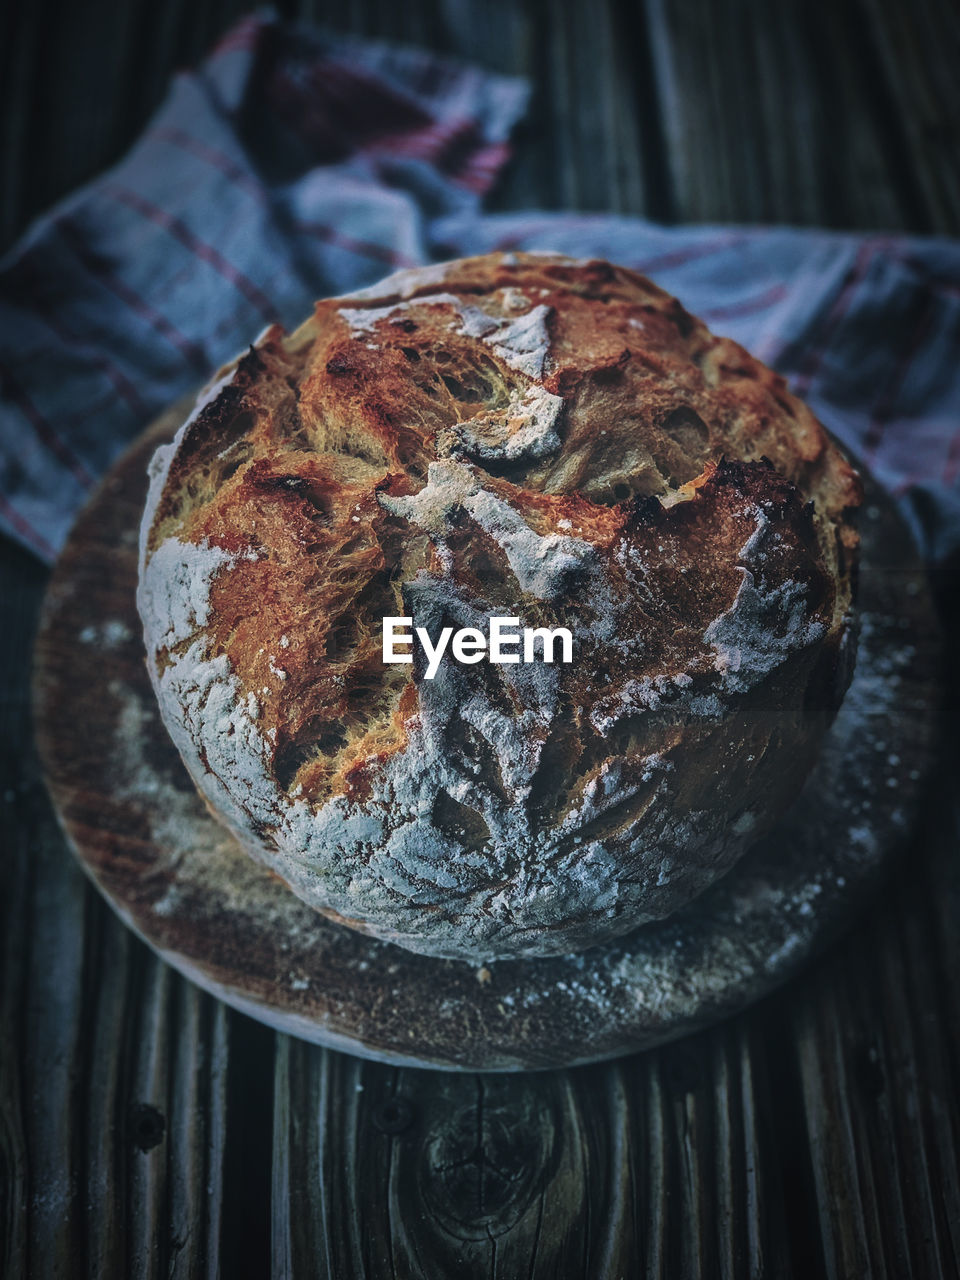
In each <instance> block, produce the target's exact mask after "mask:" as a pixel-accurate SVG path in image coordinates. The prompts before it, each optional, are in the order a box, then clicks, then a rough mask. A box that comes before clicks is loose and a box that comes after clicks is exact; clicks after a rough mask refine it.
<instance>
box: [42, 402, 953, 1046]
mask: <svg viewBox="0 0 960 1280" xmlns="http://www.w3.org/2000/svg"><path fill="white" fill-rule="evenodd" d="M188 407H189V406H188ZM184 412H185V410H184V407H183V405H179V406H175V407H174V408H173V409H172V410H171V411H170V412H169V413H168V414H166V415H165V416H164V418H162V419H161V420H160V421H159V422H157V423H156V424H155V425H154V426H153V427H152V428H151V429H150V430H149V431H148V432H147V433H146V434H145V435H143V436H142V437H141V438H140V439H139V440H138V441H137V442H136V444H135V445H134V446H133V447H132V448H131V449H130V450H129V452H128V453H127V454H126V455H125V456H124V457H123V458H121V459H120V461H119V462H118V463H117V464H116V465H115V467H114V468H113V470H112V471H111V473H110V474H109V476H108V477H107V479H106V480H105V482H104V484H103V485H102V486H101V488H100V490H99V491H98V493H97V494H96V496H95V497H94V498H93V500H92V502H91V503H90V505H89V506H88V507H87V509H86V510H85V511H84V513H83V514H82V515H81V517H80V519H79V521H78V522H77V524H76V526H75V528H74V530H73V534H72V536H71V538H70V541H69V543H68V545H67V547H66V549H65V550H64V552H63V554H62V556H61V558H60V561H59V563H58V565H57V567H56V570H55V572H54V574H53V578H52V581H51V583H50V587H49V591H48V595H47V599H46V604H45V610H44V616H43V620H42V624H41V630H40V634H39V637H38V641H37V650H36V668H35V691H34V692H35V711H36V728H37V739H38V743H39V747H40V752H41V757H42V760H43V763H44V767H45V770H46V776H47V780H48V784H49V787H50V791H51V794H52V796H53V800H54V803H55V805H56V807H57V810H58V813H59V815H60V819H61V821H62V824H63V827H64V830H65V831H66V834H67V837H68V839H69V840H70V842H71V844H72V846H73V848H74V849H75V851H76V853H77V856H78V857H79V859H80V861H81V863H82V865H83V866H84V867H85V869H86V870H87V872H88V873H89V874H90V876H91V877H92V878H93V880H94V882H95V884H96V885H97V886H98V888H99V889H100V890H101V891H102V892H103V894H104V895H105V896H106V897H107V899H108V900H109V901H110V903H111V904H112V905H113V907H114V908H115V909H116V911H117V912H118V913H119V915H120V916H121V917H122V919H123V920H125V921H126V923H127V924H128V925H130V927H131V928H132V929H134V930H135V931H136V932H137V933H138V934H139V935H140V936H141V937H142V938H144V939H145V940H146V941H147V942H148V943H149V945H150V946H151V947H153V948H154V949H155V950H156V951H157V952H158V953H159V954H160V955H161V956H163V957H164V958H165V959H167V960H169V961H170V963H171V964H172V965H174V966H175V967H176V968H177V969H179V970H180V971H181V972H182V973H184V974H185V975H186V976H187V977H189V978H191V979H193V980H194V981H195V982H197V983H198V984H199V985H201V986H202V987H204V988H206V989H207V990H208V991H211V992H213V993H214V994H215V995H217V996H220V997H221V998H222V999H224V1000H226V1001H227V1002H228V1003H229V1004H231V1005H233V1006H235V1007H236V1008H238V1009H241V1010H243V1011H245V1012H247V1013H250V1014H251V1015H252V1016H253V1017H255V1018H259V1019H260V1020H261V1021H263V1022H266V1023H269V1024H270V1025H271V1026H274V1027H277V1028H278V1029H281V1030H283V1031H288V1032H291V1033H292V1034H294V1035H298V1036H302V1037H303V1038H305V1039H307V1040H312V1041H315V1042H317V1043H319V1044H324V1045H329V1046H332V1047H334V1048H338V1049H345V1050H348V1051H350V1052H352V1053H358V1054H362V1055H364V1056H366V1057H371V1058H377V1059H380V1060H382V1061H387V1062H394V1063H398V1064H401V1063H402V1064H405V1065H419V1066H429V1067H445V1068H455V1069H462V1070H498V1071H506V1070H522V1069H535V1068H542V1067H552V1066H564V1065H573V1064H575V1063H583V1062H591V1061H596V1060H599V1059H603V1058H610V1057H615V1056H617V1055H619V1054H623V1053H628V1052H630V1051H632V1050H635V1049H641V1048H645V1047H648V1046H651V1045H654V1044H658V1043H661V1042H663V1041H665V1040H669V1039H672V1038H674V1037H676V1036H679V1035H682V1034H684V1033H686V1032H688V1031H690V1030H692V1029H695V1028H699V1027H702V1026H704V1025H706V1024H708V1023H710V1022H712V1021H715V1020H717V1019H719V1018H721V1017H723V1016H724V1015H726V1014H729V1013H731V1012H733V1011H735V1010H737V1009H740V1008H742V1007H743V1006H745V1005H746V1004H748V1003H749V1002H750V1001H752V1000H755V999H756V998H757V997H758V996H760V995H762V994H763V993H765V992H767V991H769V990H770V989H771V988H772V987H774V986H776V985H777V984H778V983H781V982H783V981H784V980H785V979H786V978H788V977H790V976H791V975H792V974H793V973H795V972H796V971H797V969H798V968H799V967H800V966H801V964H802V963H803V962H804V961H805V960H806V959H807V958H808V957H809V956H810V955H811V953H812V952H813V951H814V950H815V949H816V948H818V947H820V946H822V945H823V943H824V942H825V941H826V940H827V939H829V938H830V937H832V936H833V935H834V934H835V933H836V932H837V931H838V929H839V928H840V927H841V926H842V925H843V923H844V922H845V921H847V920H848V919H849V918H850V916H851V914H852V913H853V912H854V911H855V909H856V908H857V906H858V905H859V904H860V903H862V901H863V898H864V895H865V892H866V891H867V889H868V887H869V886H870V885H871V884H872V883H873V882H874V881H875V880H876V878H877V875H878V873H879V872H880V870H881V868H882V867H883V865H884V864H885V863H886V862H887V861H888V860H889V858H890V855H891V854H892V853H893V851H894V850H895V848H896V846H897V845H898V844H899V843H900V842H901V841H902V838H903V836H904V834H905V833H906V832H907V830H908V829H909V826H910V823H911V820H912V815H913V813H914V811H915V808H916V802H917V799H918V796H919V793H920V788H921V785H922V781H923V777H924V775H925V773H926V771H927V766H928V763H929V761H930V758H931V753H932V730H933V720H934V707H935V692H936V670H937V659H938V654H937V641H936V634H937V628H936V624H935V619H934V614H933V610H932V606H931V603H930V598H929V595H928V593H927V588H926V585H925V580H924V576H923V571H922V569H921V568H920V567H919V565H918V563H917V560H916V557H915V553H914V551H913V550H912V541H911V538H910V535H909V533H908V532H907V530H906V528H905V527H904V525H903V523H902V521H901V520H900V517H899V516H898V514H897V513H896V510H895V508H894V507H893V505H892V503H891V502H890V500H889V499H887V498H885V497H884V496H882V495H880V494H879V493H877V492H876V491H875V489H873V488H871V489H870V490H869V496H868V505H867V507H866V510H865V512H864V519H863V536H864V548H863V552H864V553H863V566H862V571H861V583H860V617H861V627H862V634H861V644H860V656H859V658H858V663H857V669H856V673H855V676H854V681H853V684H852V686H851V689H850V692H849V693H848V695H847V698H846V700H845V702H844V705H843V707H842V709H841V711H840V714H839V716H838V717H837V720H836V722H835V724H834V727H833V729H832V730H831V732H830V735H829V738H828V740H827V742H826V744H825V746H824V749H823V752H822V754H821V758H820V761H819V763H818V765H817V768H816V770H815V772H814V774H813V776H812V777H811V778H810V780H809V782H808V784H807V786H806V788H805V790H804V792H803V794H802V795H801V797H800V799H799V800H798V801H797V803H796V805H795V806H794V808H793V809H792V810H791V812H790V813H789V814H788V816H787V818H786V819H785V821H784V822H783V823H781V824H780V826H779V828H778V829H777V830H776V831H775V832H774V833H773V834H772V835H771V836H770V837H768V838H767V839H765V840H764V841H763V842H762V843H761V844H759V845H757V846H756V847H755V848H754V849H753V850H751V851H750V852H749V853H748V854H747V856H746V857H745V858H744V859H742V861H741V862H740V863H739V864H738V865H737V866H736V867H735V869H734V870H733V871H732V872H730V873H729V874H728V875H727V876H726V877H725V879H724V880H722V881H721V882H720V883H719V884H717V885H715V886H714V887H713V888H712V889H711V890H709V891H708V892H707V893H705V894H703V895H702V896H701V897H700V898H699V899H698V900H697V901H696V902H695V903H693V904H692V905H691V906H690V907H689V908H687V909H686V910H685V911H683V912H681V913H678V914H677V915H675V916H674V917H672V918H670V919H669V920H667V921H665V922H663V923H660V924H657V925H652V926H647V927H645V928H643V929H640V930H638V931H637V932H636V933H634V934H633V935H631V936H630V937H628V938H626V939H621V940H619V941H617V942H616V943H614V944H611V945H609V946H606V947H601V948H596V949H594V950H591V951H589V952H586V953H584V954H582V955H576V956H569V957H562V958H554V959H545V960H520V961H518V960H513V961H505V962H491V963H489V964H488V965H487V966H485V967H483V968H480V969H477V968H474V967H471V966H469V965H466V964H463V963H460V962H457V961H449V960H433V959H429V958H427V957H424V956H418V955H413V954H412V953H409V952H406V951H404V950H402V949H400V948H398V947H395V946H392V945H389V944H386V943H378V942H374V941H371V940H370V939H369V938H366V937H364V936H362V935H361V934H359V933H356V932H354V931H352V930H350V929H347V928H344V927H342V926H339V925H336V924H333V923H331V922H329V921H327V920H326V919H324V918H323V917H321V916H319V915H317V914H316V913H314V912H313V911H312V910H311V909H310V908H309V907H307V906H305V905H304V904H303V903H302V902H300V900H299V899H298V898H296V897H295V896H294V895H293V894H292V893H291V892H290V891H289V890H288V889H287V888H286V887H285V886H284V885H283V884H282V883H281V882H280V881H279V880H277V879H276V878H275V877H273V876H272V875H271V874H270V873H269V872H267V871H265V870H264V869H263V868H262V867H260V866H258V865H257V864H256V863H254V862H253V861H252V859H251V858H249V857H248V855H247V854H245V853H244V852H243V851H242V850H241V848H240V847H239V846H238V845H237V844H236V843H235V841H234V840H233V838H232V837H231V836H230V835H229V834H228V833H227V832H226V831H225V830H224V829H223V828H221V826H220V825H219V824H218V823H217V822H216V821H215V820H214V818H213V817H211V815H210V813H209V812H208V810H207V809H206V807H205V805H204V804H203V802H202V801H201V800H200V798H199V796H198V795H197V793H196V791H195V790H194V788H193V784H192V783H191V781H190V779H189V777H188V775H187V773H186V770H185V768H184V767H183V765H182V764H181V762H180V758H179V756H178V755H177V752H176V750H175V748H174V747H173V745H172V744H171V742H170V741H169V739H168V737H167V734H166V731H165V729H164V727H163V725H162V723H161V721H160V718H159V714H158V712H157V708H156V706H155V701H154V696H153V692H152V690H151V688H150V684H149V681H148V679H147V673H146V669H145V665H144V656H143V645H142V641H141V629H140V623H139V619H138V616H137V612H136V607H135V603H134V592H135V585H136V575H137V531H138V527H139V521H140V512H141V509H142V506H143V502H144V499H145V495H146V466H147V461H148V460H149V458H150V456H151V454H152V452H153V450H154V449H155V447H156V446H157V445H158V444H159V443H161V442H162V441H163V440H166V439H169V438H170V437H171V436H172V435H173V432H174V431H175V429H176V427H177V425H178V424H179V422H180V421H181V420H182V417H183V414H184Z"/></svg>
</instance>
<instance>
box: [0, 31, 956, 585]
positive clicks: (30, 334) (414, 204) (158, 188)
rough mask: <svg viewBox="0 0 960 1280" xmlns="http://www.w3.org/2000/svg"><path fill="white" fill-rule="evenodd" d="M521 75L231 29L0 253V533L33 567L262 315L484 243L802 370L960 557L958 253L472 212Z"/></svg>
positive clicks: (294, 317)
mask: <svg viewBox="0 0 960 1280" xmlns="http://www.w3.org/2000/svg"><path fill="white" fill-rule="evenodd" d="M526 100H527V87H526V85H525V84H524V83H523V82H521V81H518V80H516V79H509V78H506V77H503V76H497V75H493V74H490V73H488V72H486V71H483V70H479V69H478V68H476V67H472V66H468V65H465V64H462V63H456V62H452V61H450V60H447V59H443V58H439V57H437V56H435V55H433V54H430V53H425V52H422V51H418V50H414V49H400V48H396V47H391V46H388V45H384V44H379V43H371V42H366V41H356V40H352V39H347V38H343V37H340V36H326V35H320V34H318V33H317V32H316V31H315V30H312V29H307V28H304V27H301V26H294V25H289V24H284V23H281V22H280V21H278V20H277V19H276V18H275V17H273V16H272V15H270V14H260V15H256V16H253V17H250V18H248V19H246V20H244V21H243V22H242V23H240V24H239V25H238V26H237V27H235V28H234V29H233V30H232V31H231V32H230V33H229V34H228V35H227V36H226V38H225V39H224V40H223V41H222V42H221V43H220V45H219V46H218V47H217V49H216V50H215V51H214V52H213V54H212V55H211V56H210V58H209V59H208V60H207V61H206V62H205V63H204V64H203V65H202V66H201V67H200V68H199V69H198V70H196V71H194V72H190V73H187V74H183V75H180V76H178V77H177V78H176V80H175V81H174V84H173V87H172V89H171V92H170V95H169V98H168V100H167V101H166V103H165V104H164V106H163V107H162V108H161V109H160V111H159V113H158V114H157V116H156V117H155V118H154V120H153V121H152V123H151V124H150V126H149V127H148V129H147V131H146V133H145V134H144V135H143V137H142V138H141V139H140V141H139V142H138V143H137V144H136V145H135V146H134V148H133V149H132V150H131V152H130V153H129V154H128V155H127V156H126V157H125V158H124V159H123V160H122V161H121V162H120V163H119V164H118V165H117V166H116V167H115V168H114V169H112V170H111V171H110V172H108V173H107V174H105V175H104V176H103V177H101V178H99V179H97V180H96V181H94V182H92V183H91V184H89V185H88V186H86V187H84V188H83V189H81V190H80V191H78V192H76V193H75V194H74V195H73V196H71V197H70V198H69V199H67V200H65V201H63V202H62V203H61V204H60V205H58V206H57V207H56V208H54V209H53V210H52V211H51V212H50V213H49V214H47V215H46V216H45V217H43V218H41V219H39V220H38V221H37V222H36V223H35V224H34V225H33V227H32V228H31V229H30V230H29V231H28V233H27V234H26V235H25V236H24V237H23V239H22V240H21V241H20V242H19V243H18V244H17V245H16V246H15V248H14V249H13V250H12V252H10V253H9V254H8V255H7V256H6V257H5V258H4V259H3V260H2V261H0V529H2V530H3V531H5V532H7V533H9V534H11V535H13V536H14V537H15V538H18V539H19V540H20V541H21V542H23V543H24V544H25V545H26V546H28V547H30V548H31V549H32V550H33V551H35V552H36V554H37V555H39V556H41V557H42V558H43V559H45V560H48V561H49V560H52V559H53V557H54V556H55V555H56V553H57V551H58V549H59V548H60V546H61V545H62V544H63V541H64V539H65V537H66V535H67V532H68V530H69V527H70V524H71V523H72V520H73V518H74V516H75V515H76V513H77V511H78V510H79V508H80V506H81V505H82V504H83V502H84V500H85V499H86V497H87V496H88V494H89V493H90V491H91V489H92V488H93V487H94V485H95V484H96V482H97V480H98V478H99V476H101V475H102V474H103V472H104V471H105V470H106V468H107V467H108V466H109V464H110V462H111V461H112V460H113V458H114V457H115V456H116V455H117V454H118V453H119V452H120V451H121V450H122V448H123V447H124V445H125V444H126V443H127V442H128V441H129V440H131V439H132V438H133V437H134V436H135V435H136V434H137V433H138V432H139V431H140V430H141V428H142V427H144V426H145V425H146V423H148V422H149V421H150V419H151V418H152V417H153V416H155V415H156V414H157V413H159V412H160V411H161V410H162V409H164V408H165V407H166V406H167V405H168V404H169V403H170V402H171V401H172V400H174V399H176V398H177V397H178V396H180V395H182V394H183V393H185V392H187V391H189V390H191V389H192V388H195V387H196V386H197V385H198V384H199V383H201V382H202V381H203V380H204V379H206V378H207V377H208V376H209V375H210V373H211V372H213V371H214V370H215V369H216V368H217V367H218V366H219V365H220V364H222V363H223V362H224V361H226V360H227V359H230V358H231V357H232V356H233V355H234V354H235V353H236V352H237V351H238V350H240V349H241V348H242V347H243V346H245V345H246V344H247V343H248V342H250V341H251V340H252V339H253V338H254V337H255V336H256V335H257V334H258V333H259V331H260V330H261V329H262V328H263V327H264V325H265V324H266V323H268V322H270V321H273V320H279V321H281V323H283V324H284V325H286V326H293V325H296V324H297V323H299V321H300V320H301V319H302V318H303V317H304V316H305V315H306V314H307V313H308V311H309V309H310V306H311V304H312V302H313V300H314V299H315V298H317V297H322V296H324V295H328V294H331V293H340V292H343V291H345V290H349V289H351V288H356V287H359V286H361V285H365V284H369V283H371V282H373V281H374V280H376V279H377V278H378V277H380V276H382V275H383V274H385V273H386V272H387V271H389V270H392V269H395V268H397V267H402V266H408V265H415V264H418V263H423V262H427V261H430V260H433V259H437V258H444V257H451V256H456V255H460V254H466V253H477V252H484V251H487V250H490V249H493V248H497V247H500V248H506V247H510V248H541V249H557V250H562V251H565V252H568V253H572V254H574V255H577V256H582V255H599V256H603V257H608V258H611V259H613V260H614V261H617V262H621V263H624V264H625V265H628V266H631V267H635V268H637V269H639V270H641V271H643V272H645V273H647V274H649V275H651V276H652V277H653V278H654V279H655V280H656V281H657V282H658V283H659V284H661V285H662V286H663V287H664V288H666V289H668V290H670V291H671V292H673V293H676V294H678V295H679V296H680V298H681V299H682V300H683V302H684V304H685V305H686V306H687V307H688V308H689V309H690V310H692V311H694V312H696V313H698V314H699V315H701V316H702V317H703V318H704V319H705V320H706V321H707V322H708V323H709V324H710V325H711V327H713V328H714V329H715V330H716V331H717V332H720V333H725V334H727V335H729V336H730V337H733V338H736V339H738V340H739V341H740V342H742V343H743V344H744V345H745V346H747V347H748V348H750V349H751V350H752V351H753V352H754V353H755V354H756V355H758V356H759V357H760V358H761V359H763V360H766V361H767V362H769V363H771V364H773V365H774V366H775V367H776V368H778V369H780V370H781V371H782V372H783V373H784V374H786V375H787V377H788V378H789V379H790V381H791V383H792V385H793V387H794V389H795V390H796V391H797V392H799V393H800V394H801V395H803V396H804V397H805V398H806V399H807V401H808V402H809V403H810V405H811V406H812V408H813V409H814V411H815V412H816V413H817V414H818V415H819V416H820V417H821V419H822V420H823V421H824V422H825V423H826V425H827V426H828V427H830V428H831V429H832V430H833V431H834V432H835V433H836V434H837V435H838V436H839V437H840V438H841V439H842V440H843V441H845V442H846V444H847V445H848V446H849V447H850V448H851V449H852V451H853V452H854V453H855V454H856V455H858V456H860V457H862V458H863V459H864V460H865V461H866V462H867V463H868V464H869V466H870V467H871V468H872V470H873V471H874V473H875V474H876V475H877V476H878V478H879V479H880V480H881V481H882V482H883V483H884V484H886V485H887V486H888V487H889V488H890V489H891V490H892V491H893V492H894V493H895V494H897V495H898V496H899V497H901V499H902V500H903V503H904V506H905V508H906V510H907V512H908V514H909V515H911V517H912V518H913V521H914V526H915V527H916V528H917V530H918V532H919V534H920V536H921V539H922V541H923V543H924V546H925V550H926V552H927V554H928V555H929V556H930V558H931V559H933V560H939V559H942V558H943V557H944V556H946V555H947V554H949V553H950V552H952V551H955V550H956V549H957V547H958V546H960V244H957V243H953V242H950V241H946V240H933V239H921V238H910V237H902V236H879V235H871V236H859V235H847V234H837V233H830V232H818V231H797V230H785V229H764V228H731V227H703V226H699V227H689V226H687V227H676V228H664V227H659V226H653V225H651V224H649V223H645V222H641V221H638V220H635V219H627V218H613V217H603V216H590V217H584V216H574V215H569V214H555V215H543V214H537V213H522V214H512V215H500V216H490V215H485V214H484V213H483V212H482V208H481V199H482V197H483V194H484V193H485V192H486V190H487V189H488V188H489V186H490V185H491V183H492V182H493V181H494V179H495V178H496V175H497V173H498V172H499V170H500V168H501V167H502V165H503V164H504V162H505V160H506V159H507V155H508V147H507V141H508V137H509V133H510V130H511V127H512V126H513V125H514V123H515V122H516V121H517V120H518V119H519V117H520V116H521V115H522V113H523V110H524V107H525V104H526Z"/></svg>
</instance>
